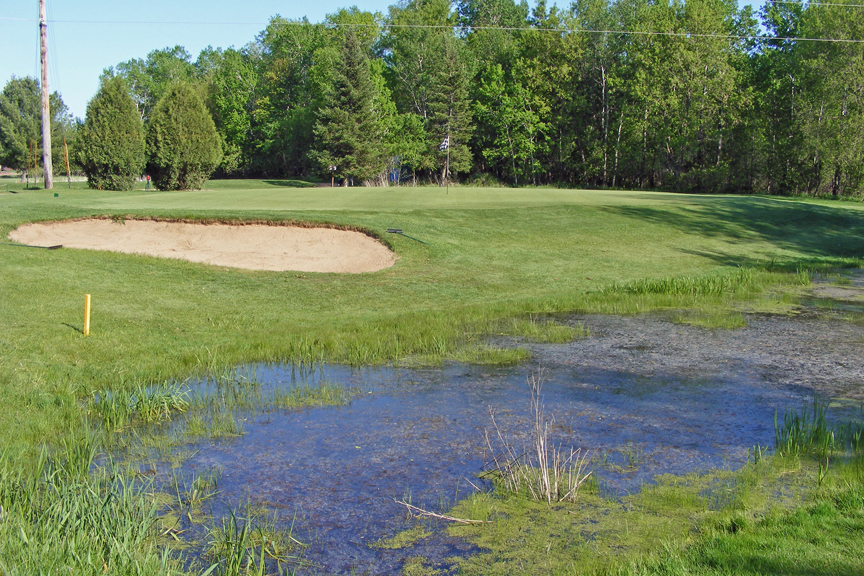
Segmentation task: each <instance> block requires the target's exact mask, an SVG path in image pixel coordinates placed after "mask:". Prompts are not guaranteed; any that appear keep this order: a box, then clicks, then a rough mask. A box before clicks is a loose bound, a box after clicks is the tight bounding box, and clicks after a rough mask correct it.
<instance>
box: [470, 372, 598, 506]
mask: <svg viewBox="0 0 864 576" xmlns="http://www.w3.org/2000/svg"><path fill="white" fill-rule="evenodd" d="M528 386H529V387H530V389H531V415H532V422H531V432H530V439H531V440H530V444H529V445H528V446H527V447H525V448H524V449H523V450H520V449H518V448H516V447H515V446H514V445H513V444H512V443H511V442H509V441H507V440H506V439H505V438H504V435H503V433H502V432H501V429H500V427H499V426H498V424H497V423H496V422H495V416H494V414H490V417H491V418H492V426H493V428H494V429H495V436H496V437H497V440H498V444H500V446H501V447H500V448H498V449H496V448H495V446H493V444H494V442H493V441H492V440H491V439H490V437H489V432H488V431H487V432H486V445H487V447H488V448H489V451H490V453H491V455H492V468H491V470H490V472H491V473H492V477H493V478H494V479H495V480H496V481H497V483H498V484H499V485H501V486H502V487H503V488H504V489H505V490H506V491H507V492H512V493H521V492H527V493H528V494H529V495H530V497H531V498H532V499H534V500H537V501H540V502H546V503H547V504H548V505H551V504H552V503H553V502H574V501H576V497H577V494H578V492H579V487H580V486H582V484H583V483H584V482H585V481H586V480H588V478H589V477H590V476H591V472H585V464H586V463H587V461H588V452H587V451H586V452H585V453H584V454H583V453H582V449H581V448H578V449H575V450H574V449H573V448H571V449H570V450H569V451H568V452H565V451H564V450H562V449H561V447H560V446H557V447H556V446H554V445H553V444H552V443H551V442H550V440H549V421H548V420H547V419H546V414H545V410H544V407H543V402H542V395H541V391H542V388H543V378H542V374H531V375H530V376H529V377H528Z"/></svg>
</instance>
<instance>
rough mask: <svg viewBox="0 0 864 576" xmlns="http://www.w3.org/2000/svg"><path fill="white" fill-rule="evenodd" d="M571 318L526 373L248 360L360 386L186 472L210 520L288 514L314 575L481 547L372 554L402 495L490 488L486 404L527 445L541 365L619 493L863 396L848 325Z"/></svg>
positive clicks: (280, 380)
mask: <svg viewBox="0 0 864 576" xmlns="http://www.w3.org/2000/svg"><path fill="white" fill-rule="evenodd" d="M570 321H572V322H576V321H579V322H583V323H584V324H585V325H586V326H587V327H588V328H589V329H590V330H591V333H592V336H591V337H589V338H587V339H585V340H580V341H577V342H572V343H568V344H563V345H527V346H528V347H530V348H531V351H532V355H533V359H532V361H531V362H529V363H527V364H525V365H521V366H517V367H508V368H489V367H482V366H467V365H460V364H452V365H446V366H444V367H442V368H438V369H422V370H413V369H396V368H388V367H382V368H371V369H361V370H352V369H350V368H347V367H342V366H318V367H316V368H315V369H312V370H301V369H299V368H296V367H273V366H257V367H250V370H251V371H253V372H254V375H255V377H256V378H257V379H258V380H259V381H261V382H262V383H265V384H269V385H273V386H277V387H290V386H296V385H298V384H312V385H315V384H316V383H318V382H322V381H329V382H338V383H340V384H342V385H344V386H348V387H351V388H355V389H356V390H357V391H358V394H357V396H355V397H354V399H353V400H352V401H351V403H350V404H349V405H347V406H343V407H326V408H314V409H303V410H291V411H282V410H271V411H266V412H264V413H260V414H255V415H251V416H249V418H248V420H247V421H246V422H244V430H245V434H244V435H243V436H242V437H239V438H236V439H233V440H230V441H224V442H219V441H214V442H211V443H206V444H203V445H200V446H197V447H196V452H195V453H194V455H193V456H192V457H191V458H189V459H188V460H187V461H186V462H185V463H184V465H183V469H182V473H183V474H188V475H192V474H212V473H213V472H214V471H216V472H217V473H218V475H219V495H218V501H217V504H216V507H217V513H218V509H219V506H220V503H221V505H222V506H224V507H225V509H227V507H236V506H238V505H241V504H245V503H250V502H251V503H255V504H261V505H264V506H266V507H267V508H269V509H270V510H275V511H277V513H278V515H279V518H280V520H281V522H284V523H285V524H286V525H290V523H291V522H292V521H293V522H294V526H295V528H294V535H295V537H297V538H298V539H300V540H301V541H303V542H306V543H308V544H309V547H308V549H307V550H306V552H305V554H304V556H305V558H306V560H308V561H309V562H311V563H312V564H314V567H313V568H309V569H308V573H328V574H348V573H352V571H353V572H354V573H357V574H363V573H370V574H394V573H399V570H400V568H401V565H402V563H403V561H404V559H405V557H406V556H407V555H412V556H413V555H423V556H426V557H429V558H431V559H437V560H439V561H440V560H442V559H445V558H448V557H452V556H455V555H462V554H470V553H471V552H472V549H471V548H470V546H469V545H468V544H466V543H465V542H462V541H459V540H457V539H453V538H450V537H448V536H447V535H446V533H444V532H443V531H442V530H438V531H437V532H436V534H435V535H434V536H432V537H430V538H426V539H424V540H422V541H421V542H420V543H419V544H418V545H416V546H415V547H413V548H411V549H410V551H400V550H386V549H381V548H378V547H375V546H372V545H371V544H373V543H375V542H376V541H378V540H380V539H382V538H386V537H391V536H393V535H394V534H396V533H398V532H399V531H401V530H404V529H406V528H408V527H409V526H411V525H412V524H411V521H410V520H408V519H407V518H406V513H405V509H404V508H402V507H401V506H400V505H398V504H396V503H395V502H394V499H403V498H405V499H408V500H409V501H410V502H412V503H413V504H414V505H417V506H420V507H422V508H426V509H430V510H434V511H445V510H446V509H447V508H448V506H449V505H451V504H452V503H453V502H454V500H455V499H458V498H461V497H464V496H465V495H466V494H468V493H470V492H471V491H473V490H475V488H474V487H472V483H474V484H477V485H478V486H479V485H480V482H479V481H478V480H477V478H476V475H477V473H479V472H481V471H482V470H483V468H484V463H485V461H486V460H487V459H488V457H489V454H488V450H487V445H486V441H485V436H484V433H485V432H486V431H487V430H489V431H490V432H491V431H492V421H491V419H490V410H492V411H494V413H495V420H496V422H497V423H498V424H499V426H500V428H501V431H502V433H503V434H504V435H505V436H506V437H508V438H509V439H511V440H512V441H514V442H515V443H517V444H521V442H522V440H524V439H525V438H526V437H527V434H528V432H529V429H530V413H529V412H530V392H529V388H528V386H527V384H526V380H527V378H528V377H529V376H530V375H531V374H537V373H538V372H540V371H542V374H543V377H544V381H545V384H544V386H543V401H544V404H545V408H546V413H547V417H548V418H550V419H554V425H553V429H552V430H553V436H554V441H555V443H556V444H557V443H560V444H561V445H562V446H564V447H570V446H572V447H575V448H582V449H583V450H590V451H591V455H592V460H591V464H590V469H591V470H592V471H593V474H594V475H595V477H596V478H597V481H598V482H599V488H600V490H601V491H603V492H604V493H607V494H610V495H619V494H624V493H627V492H628V491H633V490H638V488H639V486H640V485H641V484H643V483H645V482H650V481H651V479H652V478H653V477H654V476H655V475H657V474H662V473H673V474H682V473H687V472H691V471H699V470H707V469H710V468H715V467H726V468H730V467H731V468H734V467H738V466H740V465H741V464H742V463H744V462H745V460H746V458H747V453H748V449H750V448H752V447H753V446H755V445H757V444H759V445H762V446H770V445H772V444H773V440H774V426H773V422H774V415H775V413H776V412H779V413H780V414H781V416H782V414H783V412H784V410H786V409H788V408H792V409H795V408H799V407H801V406H802V405H803V403H804V402H806V401H809V400H812V399H813V398H814V397H816V396H818V397H822V398H833V399H843V400H845V402H846V405H848V406H856V405H857V406H860V402H861V400H862V399H864V371H862V369H861V368H860V364H861V363H860V357H861V354H860V351H861V347H862V343H864V328H862V327H861V326H858V325H856V324H853V323H850V322H844V321H840V320H836V319H834V320H831V319H825V318H808V319H794V318H779V317H750V318H749V319H748V321H749V326H748V327H747V328H744V329H740V330H734V331H711V330H705V329H701V328H695V327H689V326H682V325H676V324H672V323H670V322H668V321H665V320H663V319H662V318H658V317H644V316H643V317H632V318H620V317H609V316H590V317H580V318H573V319H571V320H570ZM841 408H842V407H841ZM841 408H835V409H833V410H834V411H835V412H836V413H838V414H841V413H843V412H842V409H841ZM850 410H852V408H850ZM466 479H467V480H466ZM469 480H470V482H469ZM480 487H481V488H482V486H480Z"/></svg>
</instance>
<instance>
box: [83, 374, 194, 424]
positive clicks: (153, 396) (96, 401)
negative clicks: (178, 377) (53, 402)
mask: <svg viewBox="0 0 864 576" xmlns="http://www.w3.org/2000/svg"><path fill="white" fill-rule="evenodd" d="M189 405H190V403H189V390H188V389H185V388H184V386H183V385H182V384H180V383H177V382H163V383H161V384H156V385H146V384H144V383H142V382H136V383H134V384H133V385H132V386H131V387H130V386H124V385H123V384H122V383H121V384H120V386H118V387H117V388H116V389H115V390H103V391H100V392H98V393H95V394H94V395H93V397H92V399H91V403H90V406H91V411H92V413H93V414H95V415H96V416H97V417H98V418H100V419H101V421H102V423H103V424H104V425H105V427H106V428H107V429H109V430H119V429H122V428H125V427H126V426H131V425H134V424H136V423H139V424H152V423H153V422H160V421H162V420H170V419H171V417H172V415H174V414H179V413H183V412H186V411H187V410H188V409H189Z"/></svg>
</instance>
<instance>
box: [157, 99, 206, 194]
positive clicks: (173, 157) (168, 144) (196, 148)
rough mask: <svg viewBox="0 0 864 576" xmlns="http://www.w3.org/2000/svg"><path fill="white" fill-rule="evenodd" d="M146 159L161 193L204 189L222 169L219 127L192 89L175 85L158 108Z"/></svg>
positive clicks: (158, 104) (159, 103)
mask: <svg viewBox="0 0 864 576" xmlns="http://www.w3.org/2000/svg"><path fill="white" fill-rule="evenodd" d="M147 156H148V159H147V172H148V173H149V174H150V175H151V176H152V178H153V183H154V184H155V185H156V187H157V188H159V189H160V190H190V189H198V188H201V186H202V185H203V184H204V182H206V181H207V179H208V178H209V177H210V175H211V174H212V173H213V171H214V170H215V169H216V167H217V166H218V165H219V161H220V160H221V159H222V149H221V147H220V143H219V135H218V133H217V132H216V126H215V124H214V123H213V118H212V117H211V116H210V113H209V112H208V111H207V108H206V107H205V106H204V102H203V101H202V99H201V96H200V95H199V94H198V92H197V91H196V90H195V89H193V88H192V87H191V86H189V85H187V84H175V85H174V86H172V87H171V88H169V89H168V91H167V92H166V93H165V95H164V96H163V97H162V99H161V100H159V102H158V103H157V104H156V107H155V108H154V109H153V114H152V116H151V118H150V124H149V126H148V127H147Z"/></svg>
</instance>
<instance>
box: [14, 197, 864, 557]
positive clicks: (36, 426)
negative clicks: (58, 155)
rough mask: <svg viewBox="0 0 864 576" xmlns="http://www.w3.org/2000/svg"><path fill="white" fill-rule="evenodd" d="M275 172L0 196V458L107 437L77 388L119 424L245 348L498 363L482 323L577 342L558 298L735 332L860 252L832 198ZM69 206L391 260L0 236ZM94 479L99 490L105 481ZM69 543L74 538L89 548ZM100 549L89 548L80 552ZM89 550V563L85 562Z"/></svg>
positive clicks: (70, 454) (361, 358)
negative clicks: (327, 179) (232, 224)
mask: <svg viewBox="0 0 864 576" xmlns="http://www.w3.org/2000/svg"><path fill="white" fill-rule="evenodd" d="M295 184H296V183H293V182H281V181H242V182H232V181H219V182H212V183H210V184H208V189H206V190H202V191H193V192H158V191H145V190H136V191H133V192H129V193H113V192H102V191H92V190H87V189H84V188H82V187H81V185H77V184H73V187H72V188H71V189H68V188H65V187H64V186H58V187H57V188H56V189H55V190H54V191H53V192H50V191H40V190H35V191H34V190H30V191H24V190H22V191H18V193H16V194H11V193H10V194H6V193H3V194H0V267H2V274H0V311H2V315H0V329H2V331H0V445H3V446H4V447H5V454H6V458H7V460H8V462H18V463H21V462H25V461H30V462H32V461H37V460H36V459H37V457H38V455H39V454H40V453H41V448H40V447H42V446H48V447H49V448H50V450H53V451H54V456H53V460H52V461H53V462H55V463H56V466H67V465H68V463H69V462H77V461H80V454H79V453H80V452H81V451H82V450H83V451H84V452H87V451H89V450H91V449H92V450H100V449H110V448H111V447H112V442H115V440H114V439H113V438H114V436H112V435H110V434H108V435H104V437H102V438H101V439H100V441H99V442H100V443H99V445H98V446H97V447H96V448H94V447H93V445H92V443H91V444H88V442H90V440H88V438H89V436H88V434H89V432H87V430H88V429H89V428H87V426H92V425H93V424H95V423H98V424H99V425H101V424H102V423H103V422H104V419H105V414H103V413H100V412H99V409H98V408H97V407H98V403H97V402H96V401H95V399H96V398H97V397H98V398H107V397H112V395H115V396H116V397H117V398H125V399H127V400H129V401H125V400H124V401H123V402H120V403H119V404H118V405H117V407H115V408H113V409H111V410H107V409H106V410H107V412H106V413H107V414H108V416H109V417H113V418H125V420H124V426H126V422H127V421H128V423H129V425H130V426H132V428H133V429H136V430H137V429H139V427H140V426H141V425H142V422H141V420H142V417H141V416H140V414H147V413H149V412H147V411H148V410H153V411H155V412H153V413H155V414H160V413H162V412H160V410H162V411H163V412H164V411H165V410H164V407H165V405H166V404H165V403H166V402H167V403H168V408H167V412H168V413H169V414H170V413H171V412H172V410H173V411H175V412H176V411H178V407H177V406H173V408H172V405H170V402H171V397H172V396H171V395H170V394H168V395H167V396H165V395H163V396H159V395H154V396H153V397H152V398H150V400H153V402H151V404H152V406H151V405H150V404H146V403H145V404H141V405H140V406H139V405H138V404H133V403H132V399H133V398H137V397H138V396H141V394H140V391H141V390H154V388H153V387H154V386H156V387H158V386H160V385H162V384H163V383H165V382H167V381H175V380H179V379H182V378H185V377H188V376H192V375H207V374H218V373H221V372H222V371H224V370H225V369H226V368H230V367H233V366H236V365H237V364H241V363H245V362H260V361H274V362H279V361H313V360H314V361H319V360H328V361H335V362H348V363H353V364H369V363H378V362H434V361H440V360H442V359H462V360H469V361H487V362H514V361H519V360H521V359H524V357H525V353H524V352H520V351H518V350H517V351H514V350H512V349H505V350H501V349H496V348H494V347H490V346H489V344H488V337H489V336H490V335H506V336H514V337H517V338H529V339H531V338H533V339H538V340H544V341H562V340H566V339H569V338H574V337H578V336H579V335H580V332H579V328H578V327H573V326H566V325H563V324H561V323H560V322H557V321H555V317H556V315H557V314H561V313H569V312H600V313H624V314H631V313H641V312H647V311H652V310H668V311H669V313H670V314H673V315H676V316H677V318H678V319H679V320H680V321H684V322H691V323H696V324H701V325H706V326H735V325H740V323H741V322H744V318H743V316H742V315H741V314H742V312H743V311H753V310H756V311H776V310H781V311H788V310H790V309H791V308H792V307H793V306H794V303H795V294H796V291H799V290H800V289H801V287H802V286H805V285H806V284H807V283H808V282H809V276H808V273H807V272H806V270H809V269H817V268H826V267H836V266H844V265H858V264H859V263H860V262H859V260H857V258H858V257H859V256H860V255H862V254H864V236H862V235H861V234H860V231H861V230H862V228H864V212H862V211H861V210H859V209H858V207H857V206H855V205H852V204H845V203H844V204H842V205H840V204H838V205H831V206H828V205H820V204H816V203H804V202H789V201H784V200H779V199H769V198H747V197H734V196H723V197H718V196H680V195H672V194H663V193H649V192H613V191H605V192H599V191H583V190H557V189H496V188H468V187H459V188H452V189H451V190H450V191H449V193H447V192H445V190H442V189H440V188H399V189H392V188H391V189H387V188H384V189H367V188H351V189H342V188H336V189H329V188H310V187H295ZM55 194H56V195H55ZM87 216H112V217H116V218H117V219H118V220H119V219H122V218H130V217H135V216H141V217H145V216H146V217H160V218H177V219H193V220H194V219H217V220H218V219H225V220H234V219H249V220H278V221H290V220H297V221H304V222H319V223H328V224H335V225H339V226H350V227H358V228H363V229H365V230H369V231H370V232H372V233H373V234H375V235H378V236H379V237H382V238H385V239H386V240H387V242H388V243H389V245H390V246H391V247H392V248H393V249H394V250H395V251H396V253H397V254H398V256H399V258H400V259H399V261H398V262H397V264H396V265H395V266H394V267H392V268H390V269H387V270H383V271H380V272H376V273H371V274H359V275H338V274H314V273H295V272H282V273H275V272H252V271H243V270H237V269H226V268H221V267H213V266H205V265H198V264H192V263H188V262H183V261H179V260H167V259H157V258H152V257H145V256H134V255H123V254H114V253H108V252H91V251H83V250H69V249H62V250H51V251H49V250H42V249H35V248H28V247H22V246H17V245H14V244H13V243H11V242H9V241H8V240H7V239H6V235H7V234H8V233H9V232H10V231H11V230H12V229H14V228H15V227H16V226H18V225H20V224H22V223H25V222H32V221H44V220H60V219H66V218H81V217H87ZM118 225H119V224H118ZM388 228H401V229H403V230H404V232H405V234H406V235H408V236H410V237H407V236H395V235H388V234H387V232H386V230H387V229H388ZM415 239H416V240H421V241H422V243H421V242H417V241H416V240H415ZM85 293H89V294H92V295H93V316H92V326H91V329H92V334H91V336H89V337H84V336H83V335H82V333H81V324H82V320H81V315H82V308H83V295H84V294H85ZM155 389H158V388H155ZM136 391H138V392H137V396H136ZM160 398H161V400H160ZM150 400H148V402H149V401H150ZM160 401H161V402H162V404H160ZM136 402H137V400H136ZM133 408H134V409H133ZM124 410H129V411H130V412H129V413H128V414H127V413H125V412H123V411H124ZM88 422H89V424H88ZM203 426H204V425H203V424H202V427H203ZM108 428H110V427H108ZM9 466H10V467H11V466H12V465H11V464H10V465H9ZM78 468H80V465H79V466H78ZM11 469H12V468H10V470H11ZM58 469H59V468H58ZM58 478H66V476H58ZM21 482H24V480H23V479H22V480H21ZM63 482H65V480H64V481H63ZM61 484H62V486H66V485H67V484H64V483H62V482H61ZM99 486H101V488H100V487H99ZM99 486H97V487H95V488H94V490H95V492H96V493H97V494H101V495H103V496H104V494H106V493H107V492H105V490H109V488H108V486H109V485H108V484H104V485H99ZM63 489H65V488H63ZM58 490H59V488H58ZM15 494H16V492H15V490H13V489H12V488H10V489H9V490H8V491H7V492H4V493H3V494H2V495H0V502H5V503H2V504H0V505H2V506H4V509H5V510H7V511H8V510H12V509H16V510H17V509H21V506H22V504H21V502H24V501H22V500H20V499H19V500H15V499H16V498H18V496H15ZM4 499H5V500H4ZM15 502H18V504H15ZM27 506H29V504H27ZM34 506H35V505H34ZM136 506H138V505H137V504H136ZM142 506H143V504H142ZM33 509H34V510H36V511H38V510H41V508H38V507H35V508H33ZM136 510H137V508H136ZM130 514H131V513H130ZM32 520H33V521H34V522H37V521H38V514H37V513H36V512H34V516H32ZM21 521H22V522H24V520H23V519H22V520H21ZM28 522H29V521H28ZM8 525H9V526H11V524H8ZM142 529H143V528H142ZM148 530H149V529H148ZM24 532H25V533H26V532H27V530H24ZM157 536H158V534H157ZM16 538H17V536H14V535H13V534H12V533H5V534H4V536H3V538H0V559H3V558H9V557H11V556H9V555H10V554H11V553H12V552H11V551H12V550H14V549H15V547H16V546H20V542H19V541H18V540H16ZM158 540H159V539H158V537H154V536H153V534H152V533H151V532H148V531H146V530H145V532H144V536H142V537H141V539H139V540H135V541H134V542H136V543H135V544H134V547H135V549H136V550H139V551H142V550H150V552H148V554H156V555H157V556H158V554H162V552H161V550H162V549H161V548H159V546H158ZM34 541H39V540H38V538H37V540H34ZM45 542H49V541H43V543H42V544H41V545H43V546H45V545H47V544H45ZM130 545H131V544H130ZM81 546H82V548H81V550H89V551H91V552H92V551H93V550H95V549H97V548H99V546H102V544H98V543H97V544H94V543H90V544H86V543H84V544H81ZM105 546H108V544H105ZM94 547H95V548H94ZM148 547H149V548H148ZM142 553H143V552H142ZM34 554H35V553H34ZM69 554H72V553H71V552H70V553H69ZM76 554H78V553H77V552H76ZM110 554H113V552H110V547H109V548H105V553H104V554H103V555H102V556H101V558H102V560H103V561H105V562H106V563H107V562H108V558H109V557H110V558H114V556H110ZM78 555H79V556H80V554H78ZM85 556H86V555H85ZM157 556H147V558H148V560H147V561H146V562H145V561H144V560H141V561H140V562H138V564H137V565H140V566H145V565H146V566H151V564H147V562H156V561H157V560H158V558H161V556H159V557H158V558H157ZM38 557H39V555H38V554H35V555H34V556H33V558H38ZM73 557H75V556H74V555H73V556H69V555H67V556H64V558H65V560H62V559H61V560H58V561H57V562H59V564H50V566H51V567H52V569H53V567H57V566H59V567H62V566H64V565H65V564H63V562H67V561H68V562H71V560H69V558H73ZM94 558H95V556H94ZM168 560H170V559H168ZM168 560H165V562H168ZM46 561H47V560H46ZM158 561H159V562H162V560H158ZM93 562H94V564H93V566H94V568H93V573H96V572H97V571H98V570H97V569H99V568H100V567H102V565H101V564H99V563H98V562H96V561H95V560H94V561H93ZM118 562H119V561H118ZM6 566H7V567H6V568H4V569H5V570H6V571H8V572H9V573H10V574H11V573H14V572H12V571H11V570H12V569H11V568H9V567H8V566H9V565H8V564H7V565H6ZM34 566H35V565H34ZM46 566H48V564H46ZM76 566H78V565H76ZM81 566H83V564H82V565H81ZM117 566H119V564H118V565H117ZM123 566H126V565H125V564H124V565H123ZM130 566H132V565H130ZM152 566H156V564H152ZM160 566H162V565H160ZM167 566H168V565H167V564H165V565H164V566H163V568H159V570H163V569H164V570H168V569H169V568H168V567H167ZM111 569H112V573H130V574H131V573H147V572H146V571H144V572H136V571H135V570H137V569H135V568H134V567H132V568H128V569H127V568H123V569H122V570H121V569H120V568H119V567H118V568H117V570H116V571H115V570H114V565H112V566H111ZM172 569H173V568H172ZM178 569H179V568H178ZM81 570H83V568H82V569H81ZM84 572H85V571H82V572H81V573H84ZM151 573H152V572H151Z"/></svg>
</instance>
